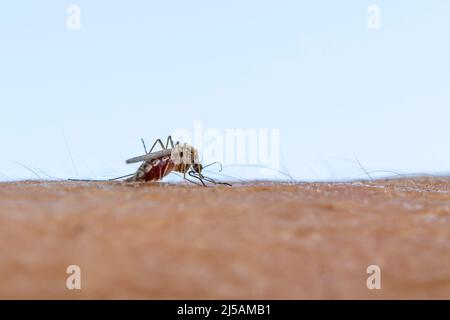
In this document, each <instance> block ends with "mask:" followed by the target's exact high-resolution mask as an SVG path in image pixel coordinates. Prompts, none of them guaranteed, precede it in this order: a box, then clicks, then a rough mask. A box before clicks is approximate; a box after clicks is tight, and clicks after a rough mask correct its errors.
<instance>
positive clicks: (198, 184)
mask: <svg viewBox="0 0 450 320" xmlns="http://www.w3.org/2000/svg"><path fill="white" fill-rule="evenodd" d="M184 180H186V181H189V182H190V183H193V184H195V185H197V186H202V185H201V184H200V183H197V182H195V181H192V180H191V179H188V178H186V177H185V178H184ZM203 186H204V187H205V185H204V184H203Z"/></svg>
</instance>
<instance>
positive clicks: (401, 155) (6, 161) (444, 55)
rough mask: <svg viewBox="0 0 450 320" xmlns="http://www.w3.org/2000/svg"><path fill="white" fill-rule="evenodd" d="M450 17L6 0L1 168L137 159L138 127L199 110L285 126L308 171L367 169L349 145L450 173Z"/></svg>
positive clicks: (296, 4)
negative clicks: (73, 15)
mask: <svg viewBox="0 0 450 320" xmlns="http://www.w3.org/2000/svg"><path fill="white" fill-rule="evenodd" d="M70 4H76V5H78V6H79V7H80V8H81V29H80V30H69V29H68V28H67V27H66V18H67V16H68V15H67V13H66V9H67V6H68V5H70ZM371 4H376V5H378V6H379V7H380V8H381V13H382V16H381V30H378V31H375V30H369V29H368V28H367V26H366V20H367V17H368V15H367V13H366V10H367V7H368V6H369V5H371ZM449 16H450V2H449V1H447V0H430V1H406V0H398V1H387V0H383V1H362V0H351V1H331V0H329V1H299V0H292V1H286V0H282V1H261V0H257V1H256V0H255V1H253V0H248V1H237V0H236V1H235V0H231V1H230V0H228V1H222V0H216V1H210V0H208V1H206V0H205V1H195V0H194V1H131V2H130V1H128V2H126V1H120V2H119V1H87V0H83V1H81V0H80V1H56V0H54V1H45V2H43V1H39V2H38V1H31V0H23V1H4V2H2V4H1V5H0V49H1V51H0V52H1V53H0V115H1V118H0V119H1V120H0V148H1V149H0V150H1V151H0V155H1V157H0V180H15V179H28V178H35V177H34V176H33V174H31V173H30V172H29V171H27V170H26V169H24V168H23V167H22V166H20V165H18V164H17V163H16V162H19V163H21V164H23V165H26V166H28V167H30V168H32V169H34V170H42V171H44V172H45V173H46V174H47V175H49V176H53V177H58V178H69V177H76V176H77V174H78V176H79V177H84V178H109V177H114V176H119V175H123V174H127V173H130V172H133V171H134V169H135V167H136V166H127V165H125V163H124V160H125V159H127V158H129V157H132V156H136V155H140V154H141V153H142V147H141V145H140V138H141V137H143V138H145V140H146V141H147V144H148V145H150V144H151V142H152V141H154V140H155V139H156V138H157V137H161V138H165V137H166V136H167V135H168V134H170V133H171V132H173V130H175V129H179V128H185V129H190V130H192V129H193V122H194V121H195V120H199V121H201V122H202V125H203V126H204V127H205V128H216V129H219V130H225V129H227V128H231V129H233V128H242V129H251V128H254V129H271V128H275V129H279V130H280V148H281V152H280V162H281V163H280V164H281V167H280V169H281V170H282V171H286V172H287V173H289V174H290V175H292V176H293V177H295V178H296V179H298V180H327V179H331V180H336V179H349V178H350V179H352V178H362V177H364V175H363V172H362V170H361V168H360V167H359V166H358V164H357V162H356V160H355V157H354V155H356V156H357V157H358V158H359V160H360V162H361V163H362V164H363V165H364V167H365V168H366V169H367V170H369V171H372V170H392V171H396V172H399V173H433V174H442V173H447V172H449V171H450V148H449V147H448V141H449V138H450V126H449V124H448V122H449V120H450V90H449V89H450V86H449V84H450V61H449V57H450V41H449V39H450V37H449V34H450V18H449ZM65 140H66V141H67V144H66V142H65ZM69 154H71V155H72V157H73V162H74V164H75V169H76V172H77V174H76V173H75V170H74V168H73V166H72V163H71V160H70V156H69ZM208 160H209V159H208ZM227 170H228V171H227ZM39 172H40V171H39ZM224 173H229V174H232V175H239V176H240V177H243V178H246V179H255V178H266V177H264V176H261V173H260V172H259V170H250V169H246V168H237V169H236V168H233V170H231V169H225V170H224ZM40 175H42V177H44V178H46V176H45V175H44V174H43V173H41V172H40ZM277 177H279V176H273V177H269V178H277ZM279 178H284V177H283V176H281V177H279Z"/></svg>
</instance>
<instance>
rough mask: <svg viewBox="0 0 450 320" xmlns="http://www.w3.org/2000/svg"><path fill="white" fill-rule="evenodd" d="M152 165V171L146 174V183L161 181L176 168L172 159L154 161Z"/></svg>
mask: <svg viewBox="0 0 450 320" xmlns="http://www.w3.org/2000/svg"><path fill="white" fill-rule="evenodd" d="M158 161H159V162H158ZM152 164H153V166H152V168H151V169H150V171H149V172H147V173H146V174H145V181H158V180H161V179H162V178H164V177H165V176H167V175H168V174H169V173H170V172H172V171H173V169H174V168H175V164H174V163H173V161H172V160H170V158H165V159H159V160H153V162H152Z"/></svg>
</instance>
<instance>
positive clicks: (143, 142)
mask: <svg viewBox="0 0 450 320" xmlns="http://www.w3.org/2000/svg"><path fill="white" fill-rule="evenodd" d="M141 141H142V145H143V146H144V151H145V154H147V153H148V152H147V147H146V146H145V141H144V139H143V138H141Z"/></svg>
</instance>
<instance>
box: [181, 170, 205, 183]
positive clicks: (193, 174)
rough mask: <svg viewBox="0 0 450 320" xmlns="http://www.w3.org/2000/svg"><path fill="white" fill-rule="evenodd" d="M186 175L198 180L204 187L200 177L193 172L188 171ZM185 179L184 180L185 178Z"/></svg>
mask: <svg viewBox="0 0 450 320" xmlns="http://www.w3.org/2000/svg"><path fill="white" fill-rule="evenodd" d="M188 174H189V175H190V176H191V177H192V178H196V179H198V180H200V182H201V183H202V185H203V186H204V187H206V184H205V182H204V181H203V179H202V177H201V176H200V175H197V174H196V172H195V171H189V172H188ZM185 179H186V178H185Z"/></svg>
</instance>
